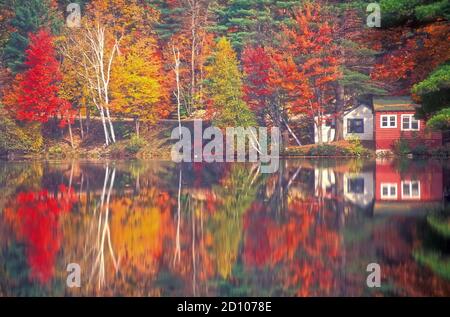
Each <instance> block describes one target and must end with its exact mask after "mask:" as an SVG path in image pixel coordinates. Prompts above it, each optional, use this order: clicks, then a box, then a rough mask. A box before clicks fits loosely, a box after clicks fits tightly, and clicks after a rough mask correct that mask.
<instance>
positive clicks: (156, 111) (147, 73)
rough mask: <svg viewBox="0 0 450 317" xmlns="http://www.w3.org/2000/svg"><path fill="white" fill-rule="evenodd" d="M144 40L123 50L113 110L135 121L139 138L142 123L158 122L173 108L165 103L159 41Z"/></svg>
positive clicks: (116, 69) (115, 73)
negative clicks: (158, 47)
mask: <svg viewBox="0 0 450 317" xmlns="http://www.w3.org/2000/svg"><path fill="white" fill-rule="evenodd" d="M148 42H149V41H148V40H141V41H140V42H139V43H137V44H136V45H134V46H133V47H131V48H130V49H128V50H127V52H126V53H123V52H122V55H120V56H119V57H118V58H117V61H116V65H115V66H114V68H113V71H112V82H111V96H112V98H113V101H112V104H111V106H112V109H113V111H115V112H117V113H122V114H124V115H126V116H131V117H133V118H134V120H135V126H136V135H137V136H138V137H139V126H140V122H141V121H143V122H150V123H155V122H156V121H157V120H158V119H159V118H161V117H165V116H167V114H168V113H169V109H168V108H167V106H166V104H163V103H162V100H164V99H163V98H164V97H165V88H164V86H163V76H162V61H161V58H160V55H159V54H157V51H156V47H155V43H151V42H150V43H148Z"/></svg>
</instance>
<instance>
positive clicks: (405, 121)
mask: <svg viewBox="0 0 450 317" xmlns="http://www.w3.org/2000/svg"><path fill="white" fill-rule="evenodd" d="M419 126H420V125H419V120H416V118H414V115H413V114H402V130H403V131H419Z"/></svg>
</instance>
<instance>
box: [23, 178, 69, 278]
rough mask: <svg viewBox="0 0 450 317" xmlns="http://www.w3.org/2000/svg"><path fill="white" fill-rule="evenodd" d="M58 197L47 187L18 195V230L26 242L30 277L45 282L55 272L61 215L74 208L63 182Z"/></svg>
mask: <svg viewBox="0 0 450 317" xmlns="http://www.w3.org/2000/svg"><path fill="white" fill-rule="evenodd" d="M59 190H60V193H59V195H58V197H57V198H55V197H54V196H52V195H50V194H49V193H48V192H47V191H46V190H43V191H40V192H21V193H19V195H18V196H17V199H16V203H17V218H16V219H17V221H18V222H19V227H18V230H19V232H18V234H19V236H21V237H22V239H23V240H24V242H25V243H26V245H27V258H28V264H29V265H30V270H31V272H30V277H31V278H33V279H36V280H37V281H39V282H40V283H42V284H45V283H47V282H48V281H49V280H50V279H51V277H52V276H53V274H54V264H55V261H56V255H57V253H58V250H59V248H60V238H61V233H60V231H59V216H60V215H61V214H63V213H66V212H69V211H70V209H71V208H72V203H73V196H72V193H71V190H70V189H68V188H67V187H66V186H64V185H61V186H60V188H59Z"/></svg>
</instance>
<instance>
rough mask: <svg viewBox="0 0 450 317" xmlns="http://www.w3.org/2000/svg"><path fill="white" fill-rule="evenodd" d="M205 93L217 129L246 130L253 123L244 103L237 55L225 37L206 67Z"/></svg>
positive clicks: (252, 116) (220, 41) (252, 117)
mask: <svg viewBox="0 0 450 317" xmlns="http://www.w3.org/2000/svg"><path fill="white" fill-rule="evenodd" d="M207 83H208V93H209V96H210V98H211V100H212V105H213V109H214V111H215V113H216V116H215V120H214V121H215V124H217V126H219V127H247V126H252V125H254V124H255V118H254V115H253V113H252V112H251V111H250V110H249V108H248V107H247V105H246V103H245V102H244V99H243V96H244V93H243V84H242V74H241V71H240V70H239V66H238V60H237V57H236V53H235V52H234V50H233V48H232V47H231V44H230V42H229V41H228V40H227V39H226V38H224V37H223V38H221V39H220V40H219V42H218V43H217V47H216V50H215V52H214V53H213V56H212V63H211V65H209V66H208V68H207Z"/></svg>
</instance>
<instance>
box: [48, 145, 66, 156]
mask: <svg viewBox="0 0 450 317" xmlns="http://www.w3.org/2000/svg"><path fill="white" fill-rule="evenodd" d="M48 154H49V155H55V156H63V155H64V151H63V149H62V148H61V147H60V146H59V145H55V146H51V147H50V148H49V149H48Z"/></svg>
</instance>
